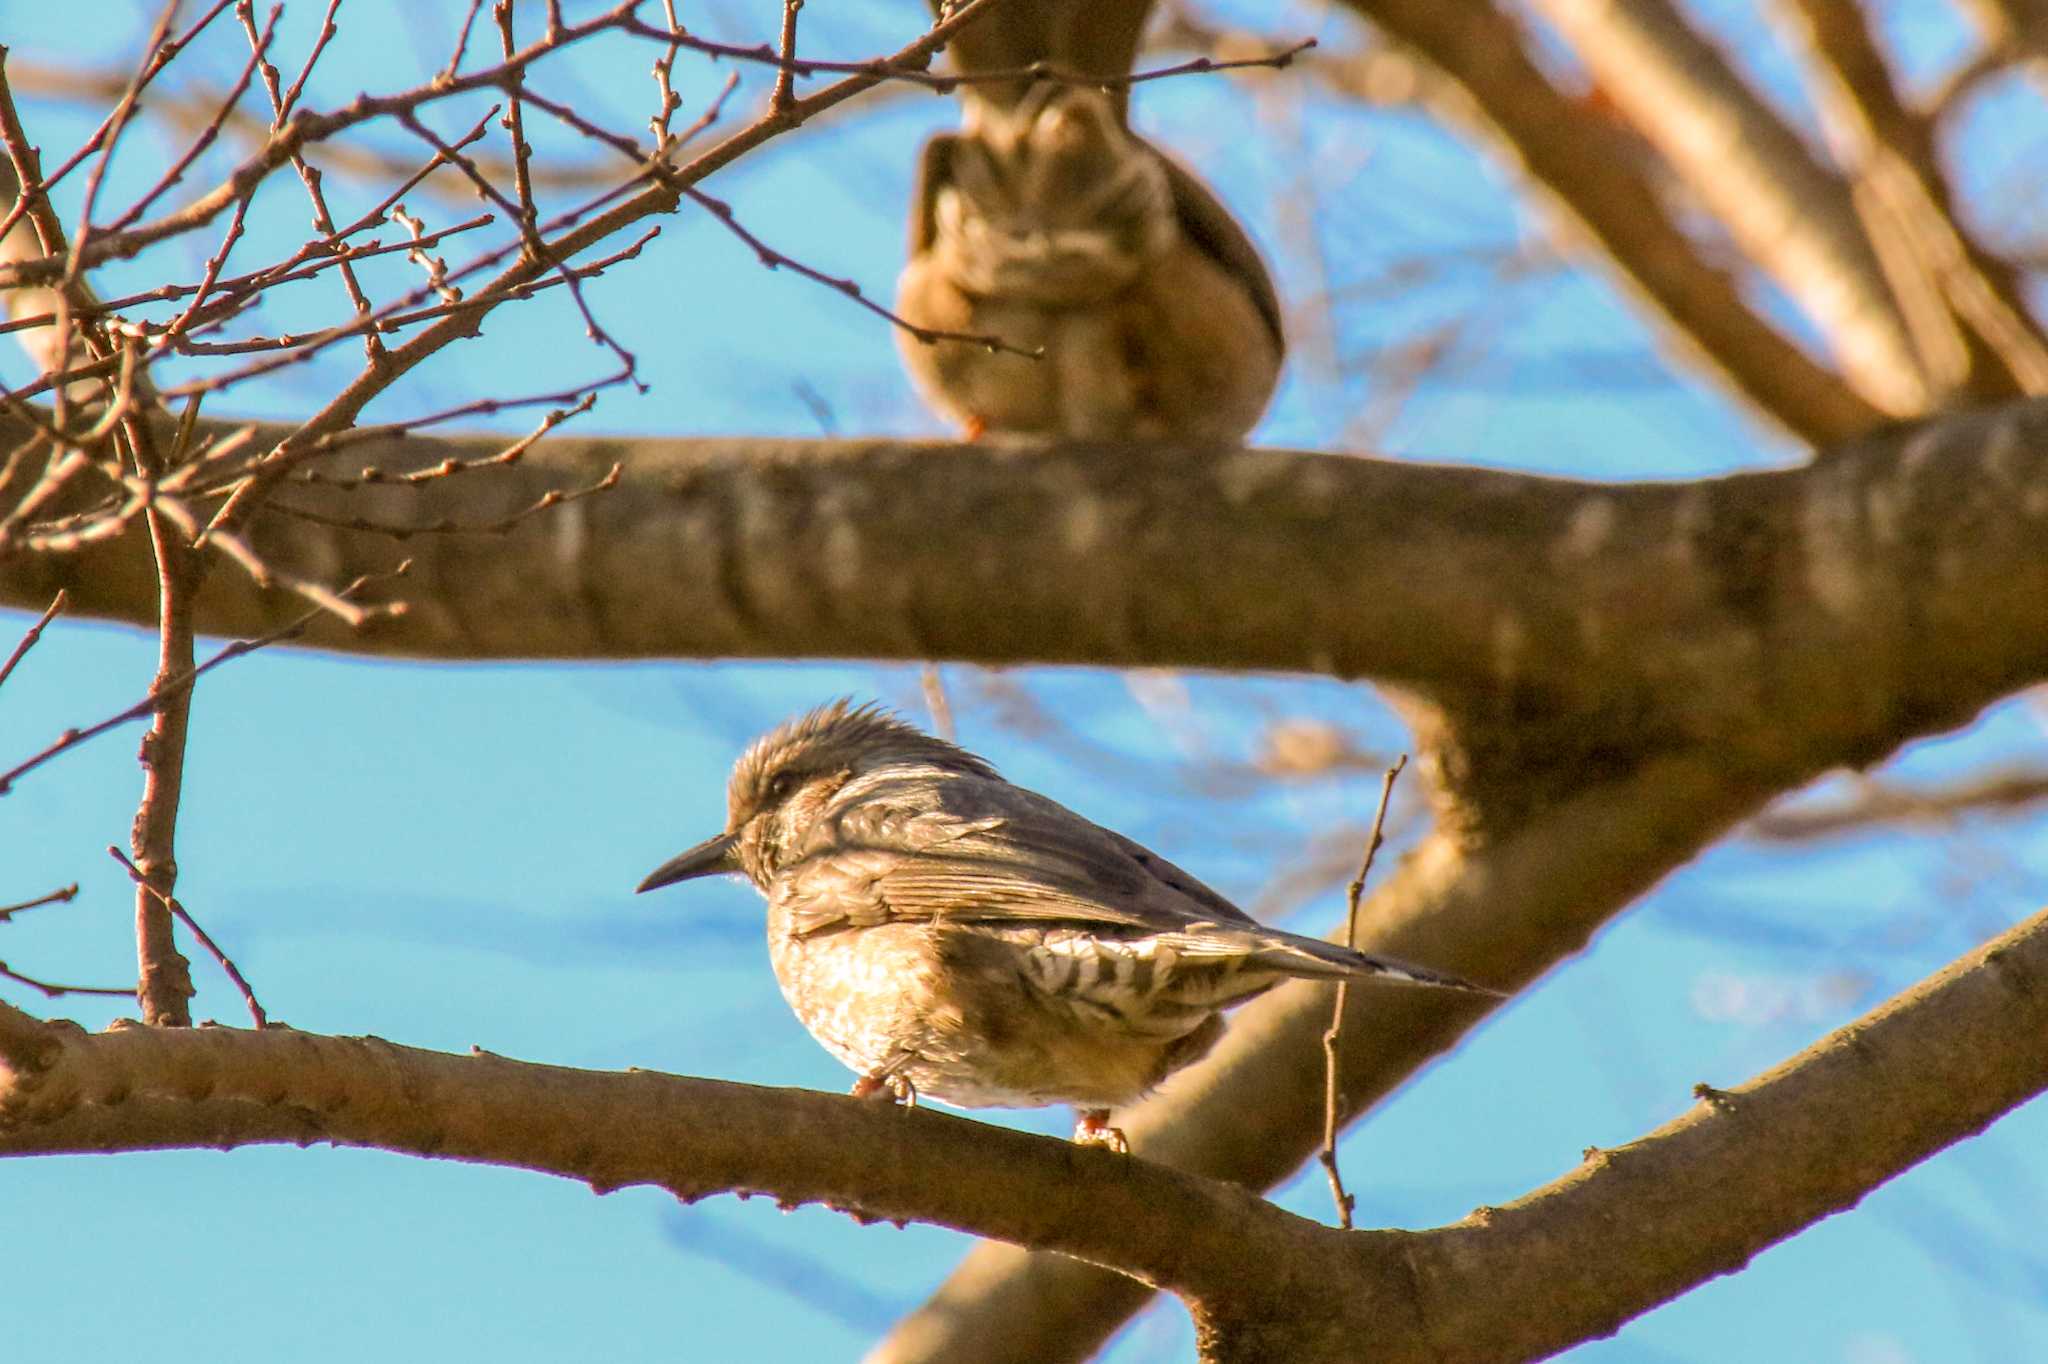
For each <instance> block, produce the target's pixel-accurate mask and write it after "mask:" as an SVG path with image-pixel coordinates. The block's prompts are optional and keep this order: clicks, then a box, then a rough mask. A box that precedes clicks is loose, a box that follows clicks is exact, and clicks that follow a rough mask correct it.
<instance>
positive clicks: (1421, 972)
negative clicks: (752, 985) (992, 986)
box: [776, 776, 1491, 993]
mask: <svg viewBox="0 0 2048 1364" xmlns="http://www.w3.org/2000/svg"><path fill="white" fill-rule="evenodd" d="M776 900H777V904H778V906H779V907H780V908H781V909H782V910H783V911H784V912H785V913H786V914H788V915H789V917H790V920H791V923H792V926H793V927H794V929H795V931H797V932H799V933H803V934H812V933H822V932H829V931H833V930H837V929H845V928H861V927H866V926H869V925H872V924H877V923H885V922H889V921H891V920H920V919H922V920H933V921H939V920H943V921H946V922H950V923H986V924H1012V925H1015V924H1032V923H1037V924H1045V925H1048V926H1050V925H1053V924H1058V925H1061V926H1065V927H1071V928H1080V929H1086V930H1088V931H1091V932H1096V933H1105V934H1108V935H1111V936H1116V937H1148V938H1149V937H1156V938H1158V939H1159V940H1160V941H1161V942H1163V943H1166V944H1167V945H1169V946H1171V947H1172V948H1173V949H1174V950H1175V951H1177V952H1179V953H1180V954H1181V955H1183V956H1185V957H1189V958H1194V959H1209V960H1223V959H1236V960H1240V961H1243V962H1244V963H1245V964H1246V965H1248V966H1254V967H1261V968H1264V969H1266V970H1269V971H1271V972H1273V973H1274V974H1276V975H1285V976H1306V977H1320V978H1326V979H1333V980H1334V979H1345V978H1361V977H1372V976H1380V977H1388V978H1393V979H1398V980H1407V981H1412V982H1415V983H1418V984H1426V985H1440V986H1448V987H1451V988H1454V989H1466V990H1477V989H1478V988H1479V987H1477V986H1473V985H1470V984H1468V983H1467V982H1465V981H1462V980H1459V979H1458V978H1457V977H1455V976H1450V975H1445V974H1443V973H1441V972H1436V971H1431V970H1428V969H1426V968H1424V967H1419V966H1410V965H1408V964H1407V963H1405V962H1399V961H1395V960H1393V959H1391V958H1384V957H1373V956H1368V955H1366V954H1365V953H1362V952H1354V951H1352V950H1350V949H1349V948H1344V947H1339V946H1337V945H1335V944H1333V943H1327V942H1324V941H1322V940H1321V939H1318V938H1307V937H1302V936H1300V935H1298V934H1294V933H1288V932H1285V931H1283V930H1281V929H1276V928H1268V927H1266V926H1264V925H1262V924H1260V923H1259V922H1258V921H1257V920H1255V919H1253V918H1252V917H1251V916H1250V915H1248V914H1246V913H1245V912H1244V911H1243V910H1241V909H1239V908H1238V907H1237V906H1236V905H1233V904H1231V903H1230V901H1228V900H1226V899H1224V898H1223V896H1221V895H1219V894H1218V893H1217V892H1216V891H1214V890H1212V889H1210V888H1209V887H1208V886H1206V885H1204V884H1203V883H1202V882H1201V881H1200V880H1198V879H1197V878H1195V877H1194V876H1191V875H1189V874H1188V873H1187V872H1186V871H1183V870H1182V869H1181V868H1180V867H1177V866H1175V865H1174V864H1173V863H1172V862H1169V861H1167V860H1166V859H1165V858H1163V857H1161V856H1159V855H1158V854H1157V853H1154V852H1152V851H1150V850H1149V849H1147V848H1145V847H1144V846H1142V845H1141V844H1138V843H1134V842H1132V841H1131V840H1130V839H1128V838H1125V837H1124V836H1123V835H1121V834H1118V833H1115V832H1113V831H1111V830H1109V829H1105V828H1103V827H1102V826H1101V825H1099V824H1096V823H1093V822H1092V821H1090V820H1087V819H1084V818H1082V817H1081V816H1080V815H1077V814H1075V813H1074V812H1073V811H1071V810H1069V809H1067V808H1066V807H1065V806H1062V805H1059V804H1057V803H1056V802H1054V801H1051V800H1048V799H1046V798H1045V797H1044V796H1041V795H1038V794H1037V793H1036V792H1033V791H1027V790H1025V789H1024V788H1022V787H1018V786H1012V785H1010V784H1009V783H1008V782H1004V781H1000V780H993V781H992V780H985V779H981V778H974V777H957V776H956V777H952V778H950V779H945V780H939V781H933V780H930V779H928V778H912V777H905V778H900V779H895V780H888V781H882V782H877V783H873V784H870V785H866V786H864V789H862V790H861V791H860V792H859V793H858V794H857V795H855V796H854V797H853V798H852V799H850V800H848V801H847V802H846V803H845V804H843V805H842V806H841V807H840V808H839V809H838V810H836V811H835V812H834V813H833V815H832V817H829V818H826V819H821V820H819V821H818V822H817V823H816V824H814V825H813V826H812V835H811V837H810V839H809V840H808V842H807V845H806V847H805V848H804V849H803V856H802V858H801V859H800V861H799V862H798V863H797V864H796V865H795V866H793V867H791V868H788V869H787V870H786V872H785V874H784V875H782V876H781V877H779V878H778V881H777V890H776ZM1482 993H1491V992H1490V991H1483V992H1482Z"/></svg>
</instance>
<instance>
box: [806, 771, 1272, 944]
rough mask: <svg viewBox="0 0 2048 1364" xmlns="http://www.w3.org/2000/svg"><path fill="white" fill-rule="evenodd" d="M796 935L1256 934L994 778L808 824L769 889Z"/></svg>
mask: <svg viewBox="0 0 2048 1364" xmlns="http://www.w3.org/2000/svg"><path fill="white" fill-rule="evenodd" d="M777 883H778V884H777V891H776V899H777V902H778V904H780V906H781V907H782V908H783V909H784V910H785V911H786V912H788V913H789V914H790V915H791V916H792V918H793V920H794V921H795V922H796V923H797V924H798V925H799V928H798V931H800V932H819V931H824V930H826V929H829V928H833V927H863V926H866V925H868V924H874V923H883V922H887V921H889V920H892V919H944V920H949V921H952V922H956V923H1005V922H1009V923H1015V922H1031V921H1059V922H1062V923H1065V924H1068V925H1071V926H1075V927H1092V928H1117V929H1124V930H1129V931H1135V932H1137V933H1140V934H1145V933H1160V932H1173V931H1176V930H1182V929H1186V928H1188V927H1190V926H1191V925H1194V924H1199V923H1214V924H1217V925H1219V926H1220V925H1233V926H1240V927H1245V928H1257V926H1258V925H1257V923H1256V921H1254V920H1253V919H1251V918H1250V917H1249V916H1247V915H1246V914H1245V913H1244V912H1243V911H1242V910H1240V909H1238V908H1237V906H1235V905H1233V904H1231V903H1230V901H1228V900H1226V899H1224V898H1223V897H1222V896H1221V895H1219V894H1217V893H1216V892H1215V891H1213V890H1211V889H1210V888H1209V887H1208V886H1205V885H1203V884H1202V883H1201V882H1200V881H1199V880H1197V879H1195V878H1194V877H1193V876H1190V875H1189V874H1188V873H1187V872H1185V871H1183V870H1181V869H1180V868H1179V867H1177V866H1175V865H1174V864H1173V863H1171V862H1169V861H1167V860H1166V859H1165V858H1163V857H1160V856H1158V855H1157V854H1155V853H1152V852H1150V851H1148V850H1147V849H1145V848H1144V847H1142V846H1140V845H1139V844H1137V843H1133V842H1132V841H1131V840H1129V839H1127V838H1125V837H1123V836H1122V835H1120V834H1116V833H1112V832H1111V831H1110V830H1108V829H1105V828H1103V827H1101V826H1100V825H1098V824H1094V823H1092V822H1090V821H1089V820H1086V819H1083V818H1082V817H1081V816H1080V815H1077V814H1075V813H1074V812H1073V811H1071V810H1068V809H1066V808H1065V807H1063V806H1061V805H1058V804H1055V803H1054V802H1052V801H1050V800H1047V799H1046V798H1045V797H1043V796H1040V795H1038V794H1036V793H1035V792H1031V791H1026V790H1024V789H1023V788H1021V787H1017V786H1012V785H1010V784H1009V783H1008V782H1004V781H986V780H981V779H977V778H954V779H952V780H946V781H940V782H926V781H909V780H906V781H900V782H890V783H884V784H881V785H878V786H876V787H874V788H872V789H871V790H869V791H867V792H864V793H863V794H862V796H861V797H860V798H859V799H857V800H854V801H852V802H849V803H848V804H846V805H845V806H843V807H841V808H840V809H838V810H836V811H835V812H833V815H832V817H830V818H827V819H821V820H819V821H818V822H817V823H815V824H814V825H813V826H812V828H811V831H810V836H809V837H808V838H807V840H806V842H805V845H804V847H803V848H802V849H801V850H800V856H799V857H798V859H796V861H795V862H794V864H793V865H790V866H788V867H786V868H785V869H784V871H783V873H782V875H780V876H779V877H778V878H777Z"/></svg>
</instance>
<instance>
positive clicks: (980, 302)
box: [896, 0, 1286, 441]
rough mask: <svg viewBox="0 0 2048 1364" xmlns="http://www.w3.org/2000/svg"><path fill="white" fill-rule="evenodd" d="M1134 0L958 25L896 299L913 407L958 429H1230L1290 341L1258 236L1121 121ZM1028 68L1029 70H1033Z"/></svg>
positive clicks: (1156, 434) (1237, 431)
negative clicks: (950, 83) (1003, 74)
mask: <svg viewBox="0 0 2048 1364" xmlns="http://www.w3.org/2000/svg"><path fill="white" fill-rule="evenodd" d="M1149 9H1150V5H1149V3H1148V0H1042V3H1037V4H1031V5H1012V6H1009V7H1006V8H1005V9H1002V10H999V11H997V12H996V13H995V14H994V15H992V16H990V17H989V18H988V19H986V20H984V21H982V22H981V23H980V24H977V25H974V26H971V27H969V28H967V29H965V30H963V31H962V32H961V33H960V34H959V35H957V36H956V37H955V38H954V40H953V43H952V57H953V62H954V66H955V69H956V70H958V71H960V72H962V73H963V74H969V75H974V74H981V75H991V74H993V73H995V72H999V71H1019V70H1023V69H1025V68H1027V67H1032V68H1033V69H1037V70H1048V71H1051V72H1052V73H1053V74H1052V75H1050V76H1048V77H1046V78H1032V77H1029V76H1025V77H1021V78H1015V79H1007V80H992V81H984V82H977V83H973V84H968V85H963V86H962V87H961V88H960V99H961V105H962V115H961V129H960V131H958V132H947V133H940V134H937V135H935V136H934V137H932V138H931V139H930V140H929V141H927V142H926V144H925V147H924V151H923V154H922V156H921V157H920V160H919V167H918V173H917V177H916V183H915V187H914V189H913V191H912V202H911V213H910V258H909V261H908V263H907V264H906V266H905V267H904V270H903V273H902V276H901V279H900V281H899V284H898V289H897V303H896V306H897V311H898V313H899V314H900V315H901V317H902V318H903V319H904V320H905V321H907V322H909V323H910V324H912V326H913V327H915V328H919V329H923V330H926V331H944V332H953V333H967V334H970V335H974V336H983V337H992V338H995V339H996V340H997V341H999V342H1000V343H1001V344H1000V345H997V346H990V345H986V344H974V343H971V342H965V341H961V340H958V339H941V340H936V341H932V340H928V339H924V338H920V337H919V336H918V335H917V334H916V333H915V332H913V331H903V330H899V331H898V333H897V339H898V342H899V345H900V348H901V350H902V353H903V358H904V362H905V365H906V367H907V368H908V370H909V371H910V375H911V378H912V380H913V382H914V383H915V385H916V386H917V388H918V390H919V392H920V393H921V394H922V395H923V397H924V398H925V400H926V401H927V402H928V403H929V404H930V405H931V406H932V407H934V408H935V409H936V410H938V411H939V412H940V413H941V414H942V415H945V416H947V417H949V418H951V419H952V420H953V421H954V422H956V423H957V424H958V425H959V426H961V427H962V428H963V429H964V430H965V432H966V433H967V434H968V435H969V436H970V437H980V436H982V435H989V434H992V435H996V436H1000V437H1021V438H1025V439H1032V440H1049V439H1057V438H1076V439H1094V440H1114V439H1138V440H1162V439H1173V438H1180V439H1198V440H1214V441H1236V440H1239V439H1241V438H1242V437H1243V436H1244V435H1245V433H1246V432H1248V431H1249V430H1250V429H1251V428H1252V426H1253V424H1254V423H1256V422H1257V421H1258V419H1259V416H1260V414H1261V413H1262V412H1263V411H1264V410H1265V407H1266V403H1267V401H1268V400H1269V399H1270V398H1271V396H1272V393H1273V389H1274V385H1275V384H1276V383H1277V381H1278V378H1279V373H1280V362H1281V359H1282V357H1283V355H1284V353H1285V350H1286V342H1285V337H1284V333H1283V330H1282V326H1281V316H1280V303H1279V297H1278V294H1277V293H1276V291H1275V290H1274V287H1273V281H1272V277H1271V275H1270V274H1268V272H1267V270H1266V266H1265V263H1264V261H1262V260H1261V259H1260V257H1259V253H1258V250H1257V248H1255V247H1254V246H1253V245H1252V243H1251V240H1250V239H1249V238H1248V237H1247V236H1246V235H1245V232H1244V229H1243V228H1242V227H1240V226H1239V225H1238V223H1237V220H1236V219H1235V218H1233V217H1232V216H1231V214H1230V211H1229V210H1228V209H1226V208H1225V207H1224V206H1223V205H1222V204H1221V203H1220V202H1218V201H1217V199H1216V196H1215V195H1214V194H1213V193H1212V192H1211V191H1210V190H1209V188H1208V187H1207V186H1206V185H1204V184H1203V183H1202V182H1201V180H1200V179H1198V178H1197V177H1196V176H1195V175H1194V174H1193V173H1192V172H1191V171H1189V170H1188V169H1187V168H1186V167H1184V166H1182V165H1180V164H1179V163H1178V162H1176V161H1174V160H1173V159H1172V158H1170V157H1168V156H1166V155H1165V154H1164V153H1162V152H1161V151H1159V149H1158V148H1156V147H1154V146H1152V145H1151V144H1150V143H1148V142H1146V141H1145V140H1144V139H1142V138H1140V137H1138V136H1137V135H1136V134H1134V133H1132V132H1131V131H1130V128H1129V126H1128V124H1127V122H1126V112H1127V97H1128V86H1127V85H1126V84H1120V83H1119V84H1113V85H1111V86H1110V87H1108V88H1104V87H1101V86H1095V85H1089V84H1087V83H1085V81H1086V79H1087V78H1090V77H1094V78H1098V79H1110V80H1112V81H1120V80H1121V78H1122V77H1124V76H1127V75H1128V74H1129V72H1130V67H1131V63H1132V60H1133V58H1134V57H1135V54H1136V50H1137V35H1138V31H1139V29H1140V28H1141V27H1142V26H1143V20H1144V17H1145V14H1146V13H1147V11H1149ZM1034 64H1036V66H1035V67H1034Z"/></svg>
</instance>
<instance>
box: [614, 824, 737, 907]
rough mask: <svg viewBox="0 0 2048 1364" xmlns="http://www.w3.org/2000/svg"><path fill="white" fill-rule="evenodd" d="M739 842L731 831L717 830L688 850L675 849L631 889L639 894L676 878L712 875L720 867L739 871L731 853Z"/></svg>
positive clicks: (735, 859) (683, 879) (685, 878)
mask: <svg viewBox="0 0 2048 1364" xmlns="http://www.w3.org/2000/svg"><path fill="white" fill-rule="evenodd" d="M738 843H739V838H738V836H737V835H734V834H720V835H719V836H718V837H716V838H707V839H705V840H704V841H703V842H702V843H699V844H698V845H697V846H696V847H694V848H692V849H690V850H689V851H688V852H683V853H677V854H676V855H675V856H674V857H671V858H670V859H669V860H668V861H666V862H664V863H662V864H661V865H660V866H658V867H656V868H655V869H654V870H653V871H651V872H649V873H647V879H646V880H645V881H642V882H641V883H640V884H639V886H638V887H637V888H636V889H635V893H636V894H639V893H642V892H645V891H650V890H654V889H656V888H657V887H660V886H672V885H674V884H675V883H676V882H678V881H688V880H689V879H691V878H692V877H696V876H714V875H716V874H717V873H719V872H722V871H739V870H740V869H741V868H740V862H739V859H738V858H737V857H735V856H733V849H734V847H735V846H737V845H738Z"/></svg>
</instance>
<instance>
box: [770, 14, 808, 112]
mask: <svg viewBox="0 0 2048 1364" xmlns="http://www.w3.org/2000/svg"><path fill="white" fill-rule="evenodd" d="M803 7H804V0H782V43H781V52H780V54H779V55H780V56H781V58H782V63H781V65H780V66H778V67H777V68H776V71H775V89H774V90H773V91H772V92H771V93H770V94H769V96H768V107H769V108H770V109H771V110H773V111H774V112H776V113H778V114H779V113H781V112H783V110H785V109H787V108H789V106H790V105H792V104H794V103H795V102H796V95H795V93H794V87H795V85H796V16H797V14H798V12H799V11H801V10H802V9H803Z"/></svg>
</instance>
